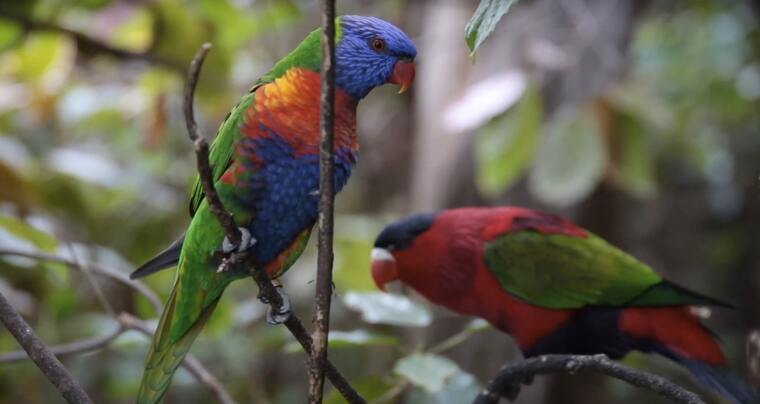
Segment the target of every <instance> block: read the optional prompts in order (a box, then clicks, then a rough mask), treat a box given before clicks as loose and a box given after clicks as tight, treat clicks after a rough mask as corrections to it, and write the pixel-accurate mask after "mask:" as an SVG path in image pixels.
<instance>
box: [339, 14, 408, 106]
mask: <svg viewBox="0 0 760 404" xmlns="http://www.w3.org/2000/svg"><path fill="white" fill-rule="evenodd" d="M416 56H417V48H416V47H415V46H414V42H412V40H411V39H409V37H408V36H407V35H406V34H405V33H404V32H403V31H401V30H400V29H399V28H398V27H396V26H394V25H393V24H391V23H389V22H387V21H384V20H381V19H379V18H375V17H364V16H358V15H345V16H342V17H339V19H338V43H337V46H336V49H335V59H336V62H337V64H336V73H335V81H336V84H337V85H338V87H340V88H341V89H343V90H344V91H346V92H347V93H348V94H350V95H351V96H352V97H353V98H355V99H357V100H358V99H361V98H364V97H365V96H366V95H367V94H368V93H369V92H370V91H371V90H372V89H373V88H375V87H377V86H380V85H383V84H386V83H393V84H397V85H399V86H400V87H401V89H400V91H399V92H400V93H402V92H404V91H406V90H407V89H409V87H410V86H411V85H412V82H413V81H414V58H415V57H416Z"/></svg>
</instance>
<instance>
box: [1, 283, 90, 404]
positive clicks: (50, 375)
mask: <svg viewBox="0 0 760 404" xmlns="http://www.w3.org/2000/svg"><path fill="white" fill-rule="evenodd" d="M0 321H2V323H3V324H5V327H6V328H7V329H8V331H10V332H11V334H13V337H14V338H16V340H17V341H18V343H19V344H20V345H21V347H23V348H24V350H25V351H26V353H27V354H28V355H29V358H30V359H32V361H34V363H35V364H36V365H37V367H38V368H40V370H41V371H42V373H43V374H44V375H45V377H46V378H47V379H48V380H49V381H50V382H51V383H53V385H54V386H55V388H56V389H58V391H59V392H60V393H61V395H62V396H63V398H65V399H66V401H68V402H70V403H85V404H86V403H92V400H90V397H89V396H87V393H85V391H84V389H82V386H80V385H79V382H77V381H76V380H75V379H74V378H73V377H72V376H71V374H70V373H69V371H68V370H66V368H65V367H63V364H62V363H61V361H59V360H58V358H56V357H55V355H53V353H52V352H50V349H48V347H47V346H45V343H44V342H42V341H41V340H40V339H39V338H38V337H37V335H35V334H34V331H32V327H30V326H29V324H27V322H26V321H24V319H23V318H22V317H21V315H19V314H18V313H17V312H16V310H15V309H14V308H13V306H11V304H10V303H8V301H7V300H5V296H3V295H2V293H0Z"/></svg>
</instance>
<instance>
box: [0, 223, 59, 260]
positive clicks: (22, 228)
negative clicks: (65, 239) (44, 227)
mask: <svg viewBox="0 0 760 404" xmlns="http://www.w3.org/2000/svg"><path fill="white" fill-rule="evenodd" d="M0 227H2V228H3V229H5V230H6V231H7V232H8V233H10V234H11V235H13V236H16V237H18V238H20V239H23V240H26V241H28V242H30V243H31V244H33V245H34V246H35V247H37V248H39V249H40V250H43V251H48V252H50V251H54V250H55V249H56V247H58V241H56V239H55V237H53V236H51V235H49V234H47V233H45V232H44V231H41V230H38V229H36V228H34V227H32V226H31V225H29V224H27V223H25V222H24V221H22V220H19V219H17V218H15V217H12V216H8V215H2V214H0Z"/></svg>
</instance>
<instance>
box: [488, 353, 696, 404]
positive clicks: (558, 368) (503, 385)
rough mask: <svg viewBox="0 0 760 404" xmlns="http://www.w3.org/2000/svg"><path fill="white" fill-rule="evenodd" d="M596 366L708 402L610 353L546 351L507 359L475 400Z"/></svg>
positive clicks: (491, 399) (684, 399) (492, 399)
mask: <svg viewBox="0 0 760 404" xmlns="http://www.w3.org/2000/svg"><path fill="white" fill-rule="evenodd" d="M580 370H592V371H594V372H599V373H602V374H605V375H607V376H610V377H614V378H616V379H620V380H622V381H625V382H628V383H630V384H632V385H634V386H636V387H640V388H644V389H647V390H650V391H653V392H655V393H657V394H659V395H661V396H664V397H667V398H669V399H670V400H672V401H674V402H676V403H683V404H704V401H702V400H701V399H700V398H699V396H697V395H696V394H694V393H692V392H690V391H688V390H686V389H684V388H683V387H681V386H679V385H677V384H675V383H673V382H671V381H669V380H667V379H665V378H663V377H660V376H657V375H653V374H651V373H647V372H644V371H641V370H637V369H631V368H629V367H626V366H623V365H621V364H619V363H617V362H615V361H613V360H611V359H609V358H608V357H607V356H606V355H602V354H600V355H593V356H587V355H543V356H538V357H534V358H528V359H525V360H523V361H520V362H518V363H511V364H510V363H507V364H506V365H504V366H503V367H502V368H501V369H500V370H499V372H498V373H497V374H496V376H495V377H494V378H493V379H491V380H490V381H489V382H488V386H486V388H485V389H484V390H483V391H482V392H481V393H480V394H479V395H478V396H477V397H476V398H475V401H474V402H473V403H474V404H496V403H498V402H499V400H500V399H501V397H502V396H504V395H505V394H506V393H507V392H508V391H509V390H510V389H513V388H514V387H515V386H518V387H519V383H520V381H521V380H525V379H529V378H530V377H532V376H533V375H536V374H544V373H570V374H574V373H575V372H578V371H580Z"/></svg>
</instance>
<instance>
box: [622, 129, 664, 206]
mask: <svg viewBox="0 0 760 404" xmlns="http://www.w3.org/2000/svg"><path fill="white" fill-rule="evenodd" d="M618 128H620V129H619V130H620V131H619V132H618V136H619V142H620V161H619V162H618V167H617V174H618V180H619V182H620V185H622V186H623V188H624V189H625V190H626V191H627V192H629V193H630V194H632V195H634V196H637V197H639V198H649V197H652V196H653V195H654V194H655V192H657V178H656V167H655V161H654V158H653V156H652V150H651V147H650V144H649V138H648V136H647V133H648V131H647V130H646V128H644V127H643V126H642V125H641V124H640V123H639V122H638V121H637V120H636V119H635V118H633V117H631V116H628V115H622V116H621V117H620V121H619V124H618Z"/></svg>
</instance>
